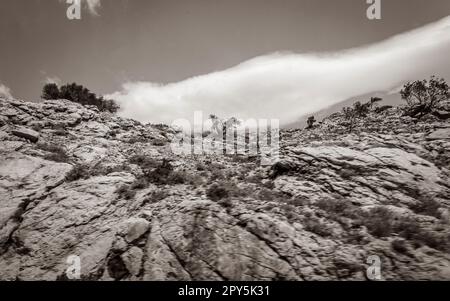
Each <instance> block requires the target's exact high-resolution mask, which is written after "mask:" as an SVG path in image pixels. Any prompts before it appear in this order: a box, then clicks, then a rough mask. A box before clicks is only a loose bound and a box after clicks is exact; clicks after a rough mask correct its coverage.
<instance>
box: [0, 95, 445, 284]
mask: <svg viewBox="0 0 450 301" xmlns="http://www.w3.org/2000/svg"><path fill="white" fill-rule="evenodd" d="M445 106H446V107H445ZM442 110H447V111H450V107H449V104H446V105H444V107H443V108H442ZM173 135H174V131H173V130H172V129H170V128H169V127H166V126H163V125H143V124H140V123H139V122H136V121H133V120H129V119H124V118H120V117H117V116H114V115H111V114H109V113H101V112H99V111H98V110H96V109H95V108H92V107H83V106H81V105H78V104H75V103H71V102H69V101H63V100H60V101H46V102H42V103H28V102H22V101H18V100H5V99H0V279H1V280H64V279H67V276H66V269H67V268H68V266H69V265H68V263H67V258H68V257H69V256H71V255H76V256H79V257H80V259H81V279H83V280H363V279H366V269H367V267H368V266H369V264H368V261H367V259H368V258H369V256H373V255H376V256H379V258H380V259H381V275H382V278H383V279H396V280H407V279H408V280H410V279H434V280H443V279H446V280H450V214H449V212H450V211H449V210H450V170H449V168H450V167H449V165H450V153H449V150H450V122H449V121H448V120H447V121H446V120H439V119H437V118H436V117H434V116H431V117H425V118H422V119H421V120H417V119H412V118H409V117H402V116H401V110H400V109H398V108H391V109H386V110H384V111H381V110H380V111H378V113H375V112H371V113H370V114H369V115H368V116H367V117H366V118H362V119H359V120H358V121H357V124H356V125H355V127H354V129H353V130H352V132H349V130H348V126H346V121H345V120H344V119H343V116H342V115H341V114H339V113H337V114H334V115H332V116H330V117H329V118H327V119H325V120H324V122H322V123H321V124H320V125H318V126H316V127H314V128H312V129H310V130H289V131H283V132H282V136H281V143H282V159H281V161H279V162H278V163H276V164H275V165H273V166H269V167H262V166H261V165H260V164H259V162H258V158H255V157H233V156H211V155H208V156H206V155H205V156H175V155H173V154H171V151H170V145H169V143H170V141H171V139H172V137H173Z"/></svg>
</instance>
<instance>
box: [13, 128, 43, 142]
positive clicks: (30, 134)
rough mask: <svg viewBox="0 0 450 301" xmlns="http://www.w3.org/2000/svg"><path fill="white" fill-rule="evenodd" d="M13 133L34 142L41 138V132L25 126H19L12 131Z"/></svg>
mask: <svg viewBox="0 0 450 301" xmlns="http://www.w3.org/2000/svg"><path fill="white" fill-rule="evenodd" d="M12 134H13V135H15V136H17V137H20V138H24V139H27V140H30V141H31V142H33V143H36V142H38V140H39V133H38V132H36V131H33V130H31V129H28V128H25V127H17V128H15V129H14V130H13V131H12Z"/></svg>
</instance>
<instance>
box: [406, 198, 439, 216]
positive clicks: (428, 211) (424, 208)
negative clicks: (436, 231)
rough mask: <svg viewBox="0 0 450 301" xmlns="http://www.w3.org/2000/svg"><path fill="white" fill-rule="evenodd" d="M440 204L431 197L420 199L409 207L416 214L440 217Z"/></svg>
mask: <svg viewBox="0 0 450 301" xmlns="http://www.w3.org/2000/svg"><path fill="white" fill-rule="evenodd" d="M440 207H441V204H440V203H439V202H438V201H436V200H435V199H433V198H431V197H422V198H421V199H419V201H418V202H417V203H415V204H414V205H412V206H410V209H411V210H412V211H413V212H414V213H416V214H422V215H429V216H434V217H436V218H439V217H440V213H439V208H440Z"/></svg>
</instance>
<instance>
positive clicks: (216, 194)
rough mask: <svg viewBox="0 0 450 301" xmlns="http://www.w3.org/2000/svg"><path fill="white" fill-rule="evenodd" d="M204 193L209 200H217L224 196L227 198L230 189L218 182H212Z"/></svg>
mask: <svg viewBox="0 0 450 301" xmlns="http://www.w3.org/2000/svg"><path fill="white" fill-rule="evenodd" d="M206 195H207V196H208V198H209V199H210V200H212V201H215V202H217V201H220V200H222V199H224V198H228V197H229V196H230V191H229V189H228V188H227V187H223V186H221V185H219V184H213V185H211V186H210V187H209V188H208V190H207V191H206Z"/></svg>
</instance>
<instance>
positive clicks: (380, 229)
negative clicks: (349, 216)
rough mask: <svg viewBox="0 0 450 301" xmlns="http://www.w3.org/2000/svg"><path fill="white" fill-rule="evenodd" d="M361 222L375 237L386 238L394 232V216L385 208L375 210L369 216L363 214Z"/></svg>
mask: <svg viewBox="0 0 450 301" xmlns="http://www.w3.org/2000/svg"><path fill="white" fill-rule="evenodd" d="M361 221H362V223H363V224H364V225H365V226H366V227H367V230H368V231H369V233H370V234H372V235H373V236H375V237H386V236H389V235H391V233H392V231H393V215H392V213H391V212H390V211H389V210H388V209H386V208H383V207H377V208H374V209H372V210H370V212H369V213H368V214H363V216H362V219H361Z"/></svg>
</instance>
